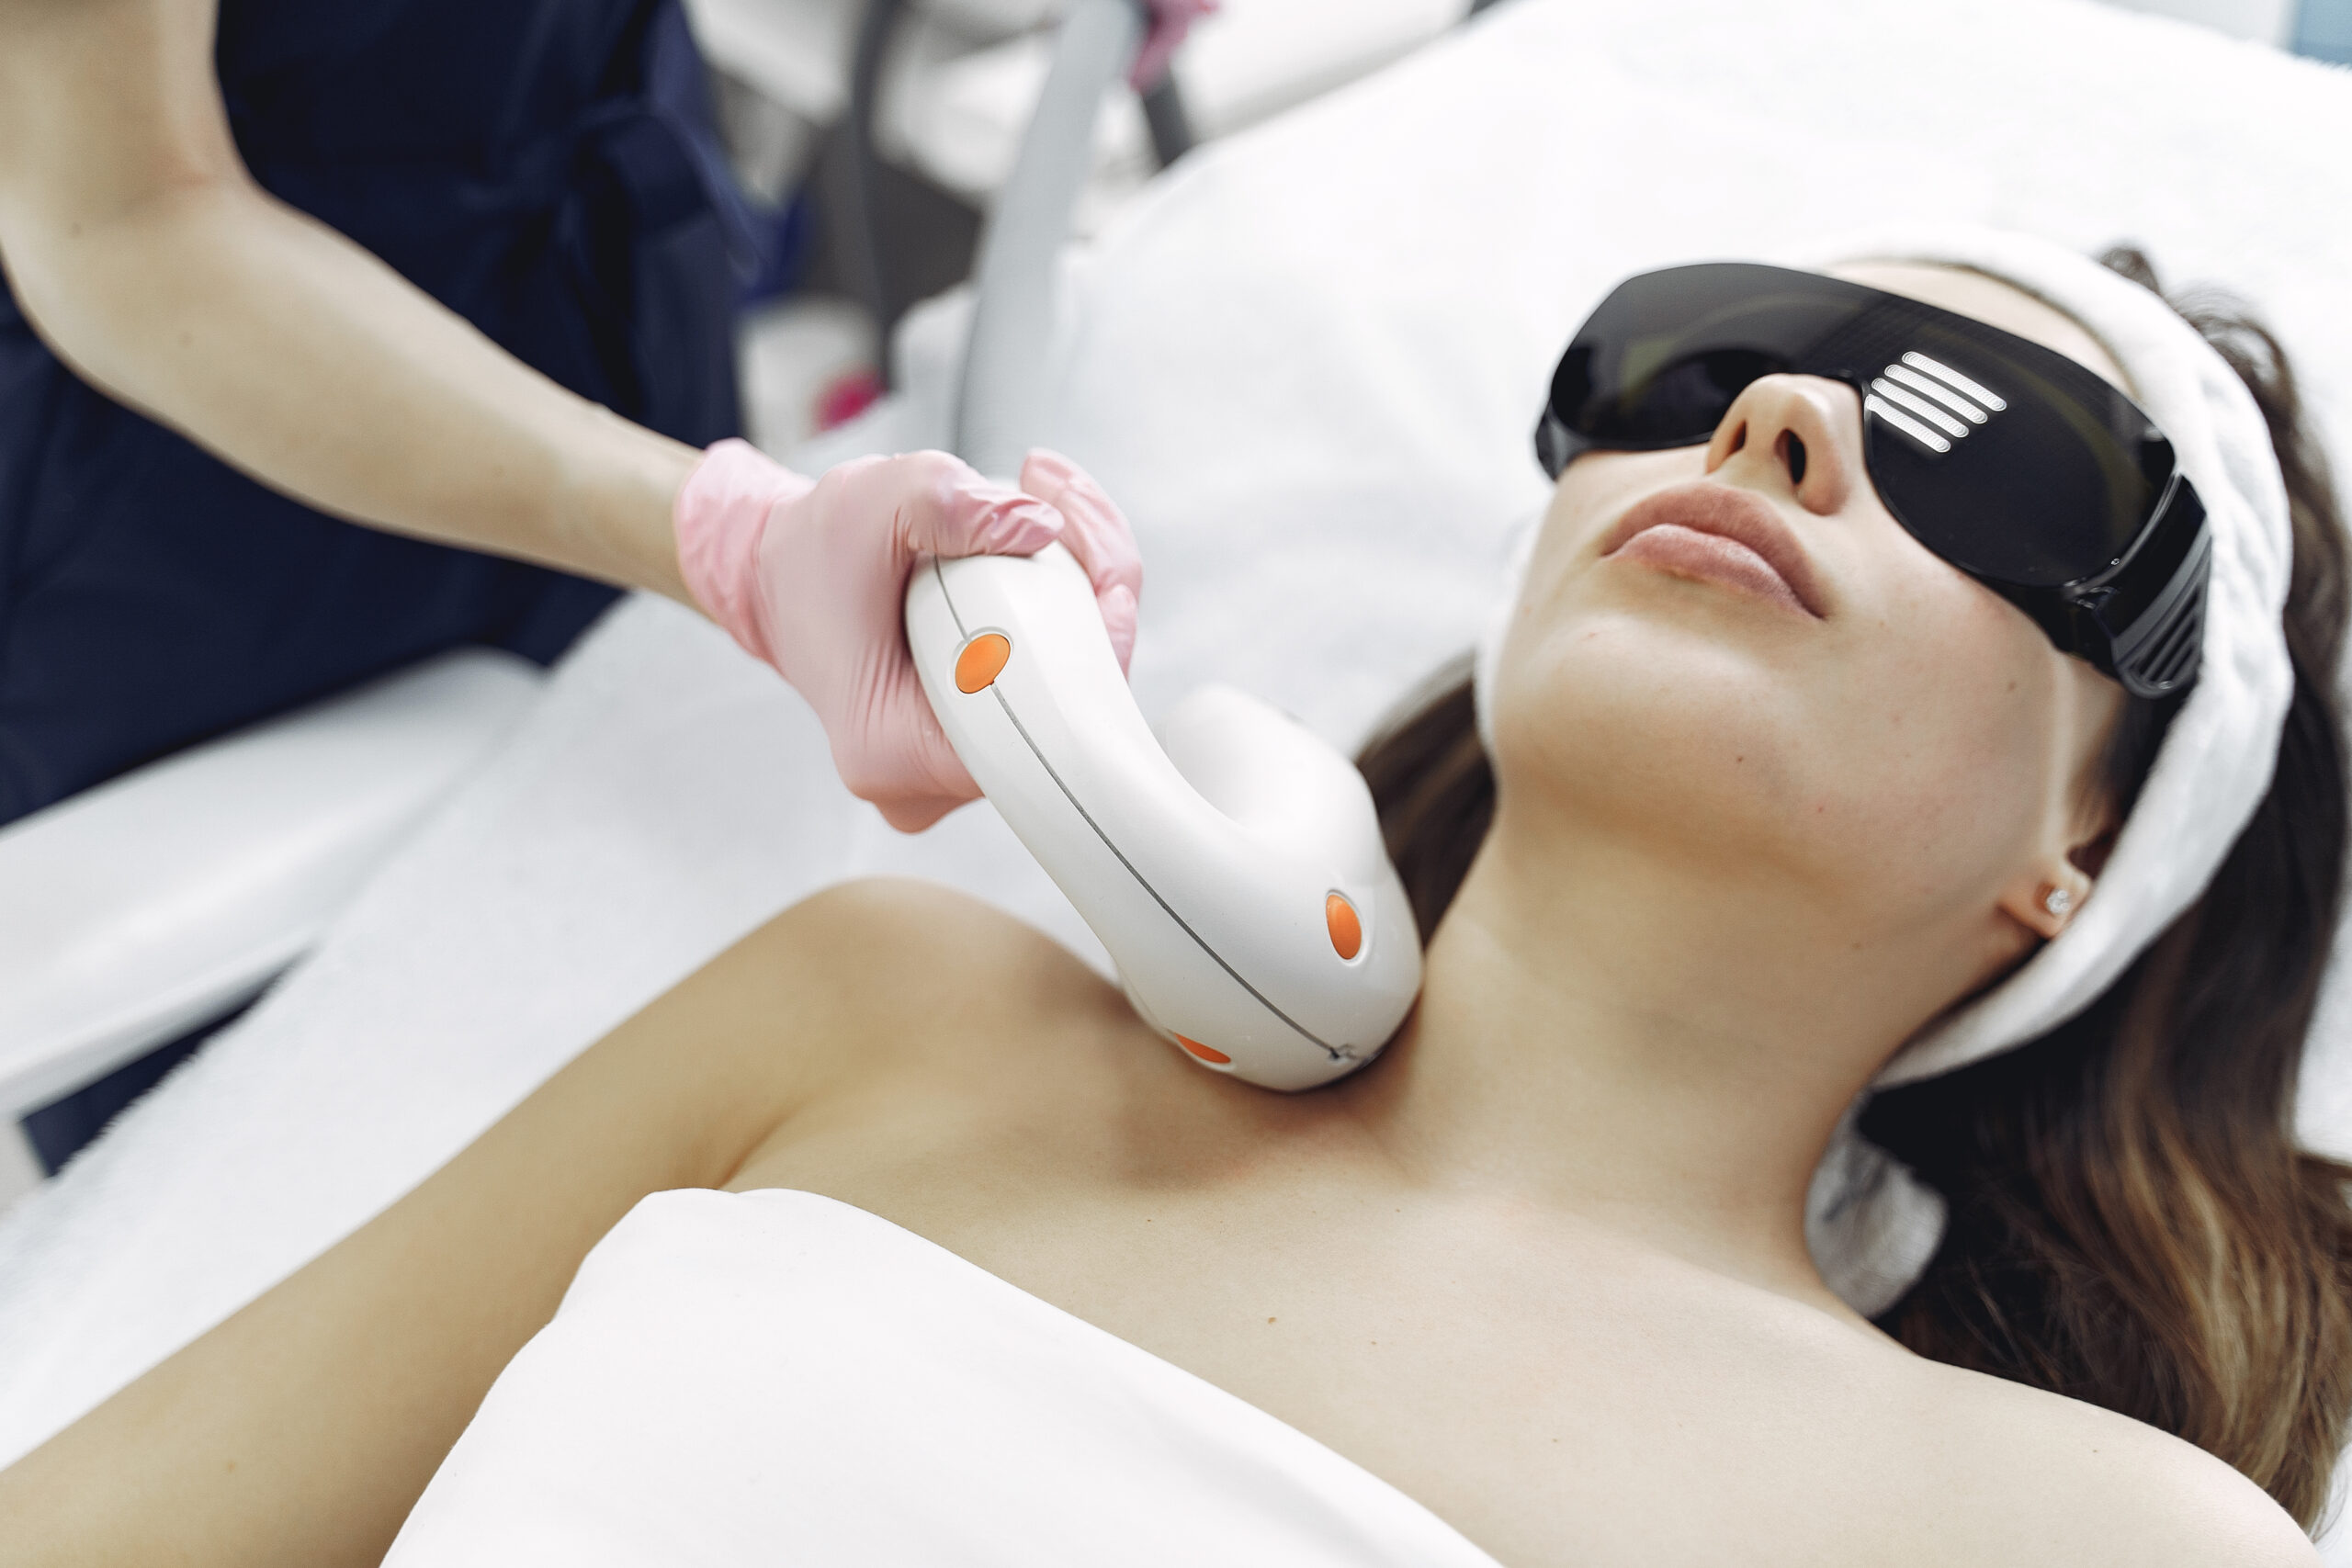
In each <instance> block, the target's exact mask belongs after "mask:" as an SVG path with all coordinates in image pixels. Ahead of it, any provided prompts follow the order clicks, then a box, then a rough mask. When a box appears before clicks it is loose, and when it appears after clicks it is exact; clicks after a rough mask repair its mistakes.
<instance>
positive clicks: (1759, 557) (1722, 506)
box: [1600, 481, 1823, 620]
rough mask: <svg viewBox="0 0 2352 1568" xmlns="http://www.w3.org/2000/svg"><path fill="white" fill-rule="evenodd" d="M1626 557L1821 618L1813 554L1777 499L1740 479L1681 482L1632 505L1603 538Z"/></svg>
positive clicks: (1609, 551)
mask: <svg viewBox="0 0 2352 1568" xmlns="http://www.w3.org/2000/svg"><path fill="white" fill-rule="evenodd" d="M1600 553H1601V554H1602V555H1603V556H1622V557H1624V558H1627V559H1630V560H1635V561H1639V562H1641V563H1642V564H1644V565H1645V566H1649V567H1652V568H1655V569H1656V570H1660V571H1664V572H1668V573H1670V574H1671V575H1673V576H1676V577H1690V578H1698V579H1702V580H1703V581H1709V582H1720V583H1722V584H1724V586H1725V587H1728V588H1732V589H1736V590H1737V591H1739V592H1743V593H1747V594H1749V595H1751V596H1752V597H1754V598H1758V599H1761V600H1764V601H1765V602H1766V603H1768V604H1779V605H1781V606H1783V607H1785V608H1787V609H1790V610H1793V611H1796V612H1797V613H1799V614H1801V615H1810V616H1812V617H1813V618H1814V619H1815V620H1819V619H1820V618H1821V617H1822V615H1823V597H1822V593H1821V585H1820V581H1819V579H1818V577H1817V576H1816V575H1815V572H1814V570H1813V561H1812V559H1811V558H1809V557H1808V556H1807V555H1806V554H1805V552H1804V546H1803V545H1801V544H1799V543H1798V542H1797V537H1796V534H1795V532H1794V530H1792V529H1791V528H1790V526H1789V525H1788V524H1787V523H1786V522H1785V521H1783V520H1782V518H1781V514H1780V513H1779V512H1777V511H1776V510H1774V508H1773V506H1772V503H1771V502H1769V501H1766V500H1765V499H1764V498H1763V497H1762V496H1760V495H1758V494H1757V493H1756V492H1754V491H1746V490H1741V489H1738V488H1737V487H1736V486H1733V485H1722V484H1709V483H1706V482H1704V481H1701V482H1698V483H1694V484H1685V485H1677V486H1675V487H1674V488H1673V489H1672V490H1664V491H1658V492H1657V494H1656V495H1653V496H1648V497H1645V499H1643V500H1642V501H1641V502H1639V503H1638V504H1636V505H1634V506H1633V507H1632V508H1630V509H1628V510H1627V512H1626V513H1625V515H1624V516H1623V517H1621V518H1619V519H1618V520H1617V525H1616V526H1615V527H1613V528H1611V530H1610V531H1609V536H1608V537H1607V538H1606V539H1605V540H1604V541H1602V545H1601V551H1600Z"/></svg>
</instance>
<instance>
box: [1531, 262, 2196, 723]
mask: <svg viewBox="0 0 2352 1568" xmlns="http://www.w3.org/2000/svg"><path fill="white" fill-rule="evenodd" d="M1776 373H1787V374H1793V375H1800V376H1824V377H1827V378H1830V379H1832V380H1837V381H1843V382H1845V383H1846V384H1847V385H1848V386H1849V387H1851V388H1853V389H1854V390H1855V391H1856V392H1858V393H1860V395H1861V400H1862V449H1863V455H1864V460H1865V462H1866V463H1867V465H1868V467H1869V469H1870V476H1871V484H1872V485H1874V486H1875V487H1876V488H1877V490H1878V494H1879V499H1880V500H1881V501H1883V502H1885V503H1886V509H1887V510H1888V511H1889V512H1891V513H1894V517H1895V520H1896V521H1897V522H1899V523H1901V524H1902V525H1903V526H1904V527H1905V528H1906V529H1908V530H1909V531H1910V533H1911V536H1912V537H1914V538H1916V539H1917V540H1918V541H1919V543H1921V544H1922V545H1925V546H1926V547H1928V549H1930V550H1932V551H1934V552H1935V553H1936V554H1937V555H1938V556H1939V557H1941V558H1943V559H1945V560H1947V561H1949V562H1951V564H1952V565H1953V566H1955V567H1957V568H1959V569H1960V570H1962V571H1964V572H1966V573H1967V574H1968V575H1969V576H1971V577H1973V578H1974V579H1976V580H1977V581H1980V582H1982V583H1984V584H1985V586H1986V587H1987V588H1990V589H1992V590H1993V591H1994V592H1996V593H1998V594H2000V595H2001V596H2002V597H2003V598H2006V599H2007V600H2008V601H2009V602H2010V603H2011V604H2015V605H2016V606H2017V607H2018V609H2020V610H2023V611H2024V612H2025V613H2026V614H2027V615H2030V616H2031V617H2033V619H2034V621H2035V623H2036V624H2037V625H2039V626H2041V629H2042V630H2043V631H2044V632H2046V633H2048V634H2049V637H2050V640H2051V641H2052V642H2053V643H2055V644H2056V645H2057V646H2058V648H2059V649H2060V650H2061V651H2062V652H2065V653H2071V654H2075V655H2077V656H2079V657H2081V658H2083V659H2086V660H2089V661H2090V662H2091V663H2092V664H2093V665H2095V666H2097V667H2098V669H2099V670H2101V671H2105V672H2106V673H2108V674H2109V675H2112V676H2113V677H2115V679H2116V680H2118V681H2120V682H2122V684H2123V687H2124V689H2125V690H2126V691H2129V692H2130V693H2131V694H2133V695H2134V696H2141V697H2165V696H2170V695H2173V694H2176V693H2179V692H2184V691H2186V690H2188V687H2189V685H2190V684H2191V683H2192V682H2194V681H2195V680H2196V678H2197V667H2198V660H2199V653H2200V651H2201V647H2202V644H2203V640H2204V621H2205V588H2206V580H2207V578H2208V576H2209V574H2210V571H2211V561H2212V540H2211V533H2210V530H2209V529H2208V527H2207V525H2206V521H2205V506H2204V503H2203V502H2201V501H2199V499H2198V496H2197V491H2196V488H2195V487H2194V486H2192V485H2191V484H2190V483H2189V482H2188V477H2187V476H2186V475H2184V474H2182V473H2181V471H2180V469H2179V468H2178V466H2177V464H2176V463H2175V462H2174V459H2173V450H2172V443H2171V442H2169V441H2167V440H2165V436H2164V433H2163V432H2162V431H2159V430H2158V429H2157V428H2156V427H2155V425H2154V423H2151V422H2150V420H2149V418H2148V416H2147V415H2146V414H2145V413H2143V412H2141V411H2140V408H2139V406H2138V405H2137V404H2135V403H2133V402H2132V401H2131V399H2129V398H2127V397H2125V396H2124V395H2123V394H2122V393H2121V392H2120V391H2118V390H2116V389H2115V388H2114V387H2112V386H2110V385H2109V383H2108V382H2107V381H2106V380H2104V379H2103V378H2100V377H2099V376H2098V374H2097V373H2096V372H2094V371H2092V370H2090V369H2089V368H2087V367H2085V366H2082V365H2079V364H2077V363H2075V361H2074V360H2072V359H2069V358H2067V357H2066V356H2065V355H2063V354H2059V353H2057V352H2055V351H2054V350H2052V349H2048V348H2044V347H2043V346H2041V344H2038V343H2031V342H2029V341H2027V340H2026V339H2024V338H2021V337H2018V336H2017V335H2015V334H2014V333H2005V332H2003V331H2001V330H2000V329H1999V328H1998V327H1995V326H1989V325H1987V324H1985V322H1983V321H1976V320H1974V319H1973V318H1971V317H1968V316H1962V315H1957V314H1955V313H1953V312H1952V311H1950V310H1938V309H1937V308H1936V307H1935V306H1933V305H1928V304H1924V303H1922V302H1920V301H1919V300H1917V299H1905V298H1904V297H1902V296H1901V295H1897V294H1887V293H1883V292H1882V291H1880V290H1878V289H1875V288H1865V287H1864V286H1862V285H1861V284H1859V283H1849V282H1846V281H1844V280H1843V279H1841V278H1835V277H1824V276H1820V275H1819V274H1816V273H1810V272H1793V271H1790V270H1788V269H1787V268H1784V267H1777V266H1761V265H1753V264H1749V263H1739V262H1719V263H1708V264H1704V265H1696V266H1677V267H1668V268H1666V269H1665V270H1663V271H1659V272H1647V273H1643V274H1641V275H1640V276H1635V277H1630V278H1628V279H1626V280H1625V281H1624V282H1623V283H1621V284H1619V285H1618V286H1617V287H1616V288H1615V289H1614V290H1613V291H1611V294H1610V296H1609V298H1607V299H1603V300H1602V301H1601V302H1600V308H1599V309H1598V310H1594V311H1593V313H1592V315H1591V317H1590V318H1589V320H1588V321H1586V322H1585V324H1584V326H1583V327H1582V328H1581V329H1579V330H1578V332H1577V335H1576V339H1575V341H1574V342H1572V343H1570V344H1568V349H1567V352H1566V354H1564V355H1561V356H1560V365H1559V368H1558V369H1557V370H1555V371H1554V372H1553V374H1552V395H1551V400H1550V401H1549V402H1548V403H1546V404H1545V406H1544V417H1543V419H1542V421H1541V422H1540V423H1537V425H1536V427H1535V455H1536V457H1537V460H1538V461H1540V462H1541V463H1542V464H1543V465H1544V471H1545V472H1546V473H1548V474H1550V475H1551V476H1552V477H1553V478H1555V479H1557V478H1558V477H1559V474H1560V470H1561V469H1563V468H1566V467H1567V466H1568V463H1569V462H1570V461H1571V460H1572V459H1573V458H1575V457H1577V454H1578V453H1581V452H1587V451H1591V450H1595V449H1600V450H1604V451H1621V452H1623V451H1651V450H1656V449H1658V448H1661V447H1668V446H1696V445H1698V444H1700V443H1702V442H1705V441H1707V440H1709V439H1711V438H1712V437H1713V434H1714V432H1715V427H1716V426H1717V425H1718V424H1719V423H1722V421H1723V417H1724V414H1725V413H1726V412H1729V410H1730V408H1731V405H1732V401H1733V400H1734V399H1736V398H1737V397H1738V396H1739V394H1740V392H1741V391H1742V390H1743V389H1746V388H1747V384H1748V383H1749V382H1751V381H1753V380H1755V379H1756V378H1758V377H1759V376H1769V375H1773V374H1776Z"/></svg>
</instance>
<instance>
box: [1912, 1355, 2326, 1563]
mask: <svg viewBox="0 0 2352 1568" xmlns="http://www.w3.org/2000/svg"><path fill="white" fill-rule="evenodd" d="M1915 1366H1916V1368H1917V1387H1918V1391H1919V1392H1920V1393H1922V1394H1923V1395H1924V1397H1925V1399H1926V1400H1927V1401H1928V1402H1930V1403H1931V1404H1932V1407H1933V1408H1935V1409H1937V1410H1939V1412H1940V1413H1941V1414H1940V1416H1939V1417H1938V1418H1937V1419H1936V1420H1935V1422H1934V1424H1933V1426H1932V1427H1930V1428H1929V1429H1928V1433H1927V1435H1926V1436H1925V1438H1924V1439H1923V1440H1924V1441H1925V1442H1926V1443H1927V1444H1928V1447H1929V1449H1930V1452H1929V1453H1928V1455H1927V1456H1925V1460H1924V1463H1923V1465H1922V1469H1923V1470H1924V1471H1926V1472H1930V1473H1939V1474H1940V1475H1941V1476H1942V1477H1943V1478H1944V1479H1945V1480H1946V1481H1947V1482H1948V1483H1949V1486H1948V1487H1939V1490H1942V1491H1944V1493H1945V1495H1947V1496H1949V1497H1952V1500H1953V1501H1954V1502H1956V1503H1957V1504H1959V1505H1960V1506H1958V1507H1957V1508H1955V1509H1954V1511H1953V1517H1954V1518H1955V1519H1956V1520H1957V1521H1959V1522H1960V1529H1959V1530H1958V1532H1956V1533H1958V1534H1959V1535H1962V1536H1965V1537H1968V1538H1970V1541H1971V1545H1972V1547H1973V1549H1974V1550H1971V1551H1962V1552H1961V1553H1958V1554H1957V1555H1956V1557H1955V1560H1956V1561H1982V1562H1986V1563H1993V1562H2003V1563H2043V1562H2046V1563H2049V1564H2052V1568H2055V1565H2057V1564H2060V1563H2064V1564H2068V1565H2070V1568H2081V1565H2086V1564H2093V1563H2098V1564H2107V1563H2113V1564H2116V1565H2117V1568H2121V1565H2123V1564H2126V1563H2130V1564H2133V1565H2135V1568H2172V1565H2175V1564H2177V1565H2178V1568H2190V1565H2192V1564H2194V1565H2196V1568H2316V1565H2317V1564H2318V1562H2319V1561H2320V1558H2319V1554H2318V1551H2317V1550H2316V1549H2315V1548H2314V1547H2313V1546H2312V1542H2311V1540H2310V1538H2308V1537H2307V1536H2305V1535H2304V1534H2303V1532H2302V1529H2301V1527H2299V1526H2298V1525H2297V1524H2296V1523H2295V1521H2294V1520H2293V1519H2292V1518H2291V1517H2289V1515H2288V1514H2287V1512H2286V1510H2285V1509H2283V1508H2281V1507H2280V1506H2278V1503H2277V1502H2275V1501H2274V1500H2273V1499H2272V1498H2271V1497H2270V1495H2268V1494H2267V1493H2266V1492H2264V1491H2263V1490H2262V1489H2261V1488H2260V1487H2259V1486H2256V1484H2255V1483H2253V1482H2252V1481H2249V1480H2248V1479H2246V1477H2245V1476H2244V1475H2242V1474H2240V1473H2239V1472H2237V1471H2235V1470H2233V1469H2232V1468H2231V1467H2230V1466H2229V1465H2227V1464H2225V1463H2223V1462H2222V1461H2220V1460H2218V1459H2216V1458H2214V1457H2213V1456H2212V1455H2211V1454H2209V1453H2207V1452H2205V1451H2204V1450H2202V1449H2199V1448H2197V1447H2196V1446H2194V1445H2193V1444H2190V1443H2188V1442H2185V1441H2183V1440H2182V1439H2180V1438H2176V1437H2174V1436H2173V1435H2172V1434H2170V1433H2169V1432H2164V1431H2160V1430H2158V1429H2157V1428H2156V1427H2151V1426H2148V1425H2146V1424H2145V1423H2143V1422H2140V1421H2135V1420H2133V1419H2131V1417H2129V1416H2120V1415H2118V1414H2116V1413H2115V1412H2114V1411H2111V1410H2105V1409H2101V1408H2100V1407H2098V1406H2097V1405H2093V1404H2085V1403H2083V1402H2082V1401H2080V1400H2075V1399H2068V1398H2065V1397H2064V1396H2062V1395H2059V1394H2055V1393H2048V1392H2046V1391H2044V1390H2041V1389H2034V1388H2028V1387H2026V1386H2024V1385H2022V1384H2019V1383H2013V1382H2007V1381H2005V1380H2003V1379H1999V1378H1995V1377H1989V1376H1986V1375H1985V1374H1983V1373H1979V1372H1973V1371H1962V1370H1961V1369H1959V1368H1955V1367H1949V1366H1944V1365H1941V1364H1939V1363H1937V1362H1933V1361H1924V1360H1919V1361H1916V1362H1915ZM1955 1493H1956V1494H1957V1495H1956V1496H1954V1494H1955ZM1952 1544H1957V1542H1952Z"/></svg>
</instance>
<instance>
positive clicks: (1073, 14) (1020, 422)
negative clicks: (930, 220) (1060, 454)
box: [956, 0, 1143, 479]
mask: <svg viewBox="0 0 2352 1568" xmlns="http://www.w3.org/2000/svg"><path fill="white" fill-rule="evenodd" d="M1142 41H1143V13H1142V10H1141V8H1140V6H1139V5H1138V0H1076V3H1075V4H1073V5H1072V6H1070V9H1069V16H1068V17H1066V18H1065V19H1064V20H1063V22H1062V26H1061V34H1060V37H1059V39H1058V40H1057V43H1056V45H1055V48H1054V66H1053V71H1052V73H1051V74H1049V75H1048V76H1047V77H1046V91H1045V94H1044V96H1042V97H1040V98H1039V99H1038V100H1037V112H1036V114H1035V116H1034V117H1033V118H1031V119H1030V121H1029V129H1028V130H1027V132H1026V133H1025V134H1023V137H1022V139H1021V153H1020V156H1019V158H1018V159H1017V160H1016V161H1015V162H1014V164H1013V166H1012V178H1011V179H1010V180H1008V181H1006V182H1005V186H1004V190H1003V192H1002V193H1001V195H1000V196H999V197H998V198H997V204H996V209H995V210H994V211H993V212H991V213H990V214H989V221H988V228H987V230H986V231H985V232H983V233H982V235H981V237H980V260H979V265H978V268H977V269H976V270H975V278H976V286H975V291H974V292H975V299H974V301H973V305H972V326H971V333H970V335H969V337H968V338H967V340H966V344H965V350H964V381H963V386H962V388H961V389H960V393H959V396H958V400H957V403H956V455H957V456H959V457H962V458H963V459H964V460H965V461H966V462H967V463H969V464H971V465H972V467H974V468H978V470H979V471H980V472H981V473H983V474H986V475H988V476H989V478H991V479H1012V478H1013V477H1014V476H1015V475H1016V474H1017V473H1018V472H1019V471H1020V468H1021V459H1022V457H1023V454H1025V453H1026V452H1027V450H1028V448H1029V446H1030V445H1031V442H1032V440H1033V439H1034V437H1035V434H1036V430H1037V423H1038V419H1039V416H1040V414H1041V412H1042V411H1043V409H1044V408H1045V406H1046V398H1045V379H1046V368H1047V365H1046V361H1047V356H1048V353H1049V351H1050V350H1051V348H1052V346H1053V335H1054V325H1055V314H1054V283H1055V270H1056V261H1057V258H1058V257H1059V255H1060V254H1061V248H1062V244H1063V243H1064V242H1065V241H1067V240H1068V239H1069V231H1070V219H1071V216H1072V215H1073V213H1075V211H1076V210H1077V208H1078V197H1079V193H1080V191H1081V190H1082V189H1083V188H1084V187H1085V185H1086V176H1087V175H1088V174H1089V173H1091V171H1092V169H1093V167H1094V121H1095V117H1096V115H1097V114H1098V113H1099V112H1100V111H1101V109H1102V107H1103V93H1104V92H1105V91H1106V90H1107V89H1108V88H1109V87H1110V85H1111V84H1112V83H1114V82H1115V81H1117V80H1118V79H1119V77H1120V75H1121V74H1122V73H1124V72H1125V71H1126V70H1127V68H1128V67H1129V66H1130V65H1132V64H1133V63H1134V62H1135V58H1136V49H1137V48H1138V47H1139V46H1140V45H1141V44H1142Z"/></svg>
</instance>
